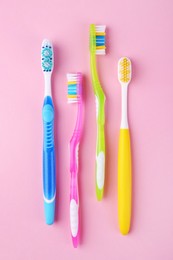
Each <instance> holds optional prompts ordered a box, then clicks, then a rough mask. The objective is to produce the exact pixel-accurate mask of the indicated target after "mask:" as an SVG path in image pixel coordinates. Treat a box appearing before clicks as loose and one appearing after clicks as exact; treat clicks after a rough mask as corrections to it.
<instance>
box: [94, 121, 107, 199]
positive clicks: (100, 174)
mask: <svg viewBox="0 0 173 260" xmlns="http://www.w3.org/2000/svg"><path fill="white" fill-rule="evenodd" d="M104 181H105V136H104V125H98V131H97V157H96V195H97V200H99V201H100V200H102V198H103V193H104Z"/></svg>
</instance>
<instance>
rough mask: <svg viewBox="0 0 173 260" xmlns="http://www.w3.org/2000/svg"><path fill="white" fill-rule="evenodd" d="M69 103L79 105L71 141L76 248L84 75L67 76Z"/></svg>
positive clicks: (71, 187)
mask: <svg viewBox="0 0 173 260" xmlns="http://www.w3.org/2000/svg"><path fill="white" fill-rule="evenodd" d="M67 81H68V103H77V105H78V114H77V120H76V126H75V129H74V132H73V135H72V138H71V140H70V173H71V181H70V228H71V236H72V241H73V245H74V247H77V246H78V243H79V195H78V150H79V143H80V137H81V132H82V118H83V113H82V110H83V100H82V74H81V73H75V74H67Z"/></svg>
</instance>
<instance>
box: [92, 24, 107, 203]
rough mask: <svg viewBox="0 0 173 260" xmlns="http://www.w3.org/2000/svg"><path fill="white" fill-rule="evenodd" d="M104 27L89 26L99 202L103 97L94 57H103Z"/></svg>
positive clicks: (103, 141)
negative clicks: (95, 118)
mask: <svg viewBox="0 0 173 260" xmlns="http://www.w3.org/2000/svg"><path fill="white" fill-rule="evenodd" d="M105 29H106V26H105V25H100V26H96V25H94V24H91V25H90V67H91V75H92V85H93V90H94V94H95V98H96V116H97V148H96V195H97V199H98V200H101V199H102V197H103V192H104V180H105V132H104V124H105V111H104V107H105V99H106V98H105V95H104V92H103V90H102V87H101V84H100V81H99V78H98V74H97V67H96V55H105V49H106V47H105Z"/></svg>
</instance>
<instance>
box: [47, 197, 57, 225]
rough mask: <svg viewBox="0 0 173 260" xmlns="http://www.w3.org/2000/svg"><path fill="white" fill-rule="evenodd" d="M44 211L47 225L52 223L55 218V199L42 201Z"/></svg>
mask: <svg viewBox="0 0 173 260" xmlns="http://www.w3.org/2000/svg"><path fill="white" fill-rule="evenodd" d="M44 213H45V220H46V224H47V225H52V224H53V223H54V218H55V200H54V201H53V202H51V203H47V202H44Z"/></svg>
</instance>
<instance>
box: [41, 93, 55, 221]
mask: <svg viewBox="0 0 173 260" xmlns="http://www.w3.org/2000/svg"><path fill="white" fill-rule="evenodd" d="M42 117H43V128H44V140H43V194H44V211H45V219H46V223H47V224H48V225H51V224H53V222H54V215H55V195H56V177H55V148H54V107H53V102H52V99H51V97H49V96H47V97H46V98H45V99H44V105H43V111H42Z"/></svg>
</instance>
